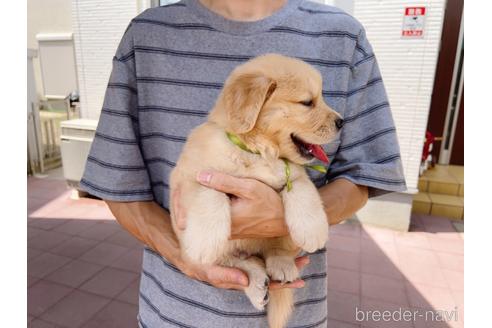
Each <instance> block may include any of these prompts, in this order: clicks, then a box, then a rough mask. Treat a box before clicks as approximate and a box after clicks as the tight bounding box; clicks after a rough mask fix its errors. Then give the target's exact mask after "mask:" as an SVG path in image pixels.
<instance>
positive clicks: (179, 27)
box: [132, 18, 219, 32]
mask: <svg viewBox="0 0 492 328" xmlns="http://www.w3.org/2000/svg"><path fill="white" fill-rule="evenodd" d="M132 23H137V24H150V25H156V26H164V27H169V28H173V29H176V30H204V31H215V32H219V31H218V30H216V29H214V28H213V27H212V26H209V25H205V24H194V23H168V22H163V21H157V20H154V19H147V18H134V19H133V20H132Z"/></svg>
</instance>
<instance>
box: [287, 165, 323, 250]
mask: <svg viewBox="0 0 492 328" xmlns="http://www.w3.org/2000/svg"><path fill="white" fill-rule="evenodd" d="M281 194H282V200H283V203H284V210H285V221H286V223H287V226H288V227H289V232H290V236H291V238H292V240H293V241H294V243H295V244H296V245H297V246H299V247H301V248H302V249H303V250H305V251H307V252H314V251H316V250H318V249H320V248H323V247H324V246H325V244H326V241H327V240H328V220H327V218H326V213H325V211H324V208H323V202H322V200H321V197H320V195H319V193H318V190H317V189H316V187H315V186H314V184H313V183H312V182H311V181H310V180H309V178H308V177H307V175H305V176H301V177H299V178H298V179H296V180H294V181H293V182H292V189H291V190H290V191H287V188H284V190H282V193H281Z"/></svg>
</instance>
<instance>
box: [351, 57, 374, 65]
mask: <svg viewBox="0 0 492 328" xmlns="http://www.w3.org/2000/svg"><path fill="white" fill-rule="evenodd" d="M373 58H375V55H374V54H371V55H368V56H367V57H365V58H362V59H361V60H359V61H358V62H356V63H355V64H354V67H357V66H359V65H361V64H363V63H365V62H366V61H369V60H371V59H373Z"/></svg>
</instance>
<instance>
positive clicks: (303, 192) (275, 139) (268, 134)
mask: <svg viewBox="0 0 492 328" xmlns="http://www.w3.org/2000/svg"><path fill="white" fill-rule="evenodd" d="M321 82H322V79H321V75H320V74H319V72H318V71H317V70H315V69H314V68H313V67H311V66H310V65H308V64H307V63H305V62H303V61H301V60H297V59H293V58H289V57H284V56H281V55H276V54H268V55H263V56H260V57H256V58H254V59H252V60H250V61H248V62H246V63H244V64H242V65H240V66H238V67H237V68H236V69H235V70H234V71H233V72H232V73H231V75H230V76H229V77H228V79H227V80H226V82H225V85H224V87H223V89H222V92H221V94H220V96H219V98H218V100H217V102H216V104H215V107H214V108H213V110H212V111H211V112H210V114H209V116H208V120H207V122H206V123H204V124H202V125H200V126H198V127H197V128H195V129H194V130H193V131H192V132H191V133H190V135H189V136H188V139H187V143H186V144H185V146H184V149H183V152H182V154H181V156H180V158H179V160H178V162H177V165H176V167H175V168H174V170H173V171H172V173H171V190H174V188H176V187H177V186H178V185H179V187H180V189H181V192H180V194H181V199H180V203H181V204H182V206H183V208H184V211H185V213H186V220H187V221H186V222H187V224H186V229H185V230H184V231H180V230H179V229H176V222H175V217H174V212H173V209H172V208H171V217H172V220H173V225H174V228H175V231H176V234H177V236H178V238H179V240H180V245H181V248H182V252H183V256H184V257H185V258H187V259H188V260H190V261H192V262H195V263H204V264H208V263H216V264H221V265H225V266H231V267H236V268H239V269H241V270H243V271H245V272H246V273H247V274H248V277H249V286H248V287H247V288H246V289H245V292H246V295H247V296H248V298H249V299H250V301H251V303H252V304H253V305H254V306H255V307H256V308H257V309H260V310H261V309H263V308H264V306H265V305H266V304H268V307H267V312H268V321H269V325H270V327H271V328H281V327H284V326H285V324H286V322H287V320H288V318H289V315H290V313H291V312H292V305H293V295H292V290H291V289H281V290H275V291H271V292H270V293H269V292H268V283H269V279H270V278H271V279H273V280H279V281H281V282H288V281H294V280H295V279H297V278H298V276H299V272H298V270H297V267H296V266H295V263H294V259H295V257H296V255H297V254H298V252H299V248H301V249H303V250H305V251H307V252H314V251H316V250H317V249H320V248H322V247H324V246H325V243H326V241H327V238H328V221H327V218H326V214H325V212H324V209H323V204H322V201H321V198H320V196H319V194H318V191H317V189H316V187H315V186H314V185H313V183H312V182H311V181H310V180H309V177H308V175H307V173H306V171H305V168H304V167H303V165H305V164H307V163H309V162H311V161H312V160H313V159H314V158H315V157H316V158H318V159H320V160H322V161H325V162H327V161H328V158H327V157H326V155H325V153H324V152H323V150H322V148H321V146H320V145H321V144H325V143H328V142H330V141H331V140H332V139H333V138H334V137H335V135H336V134H337V132H338V130H339V127H340V126H341V123H342V122H343V121H342V120H341V119H340V116H339V115H338V114H337V113H336V112H335V111H333V110H332V109H330V107H328V105H327V104H326V103H325V102H324V101H323V97H322V94H321V91H322V83H321ZM202 170H216V171H221V172H224V173H228V174H231V175H234V176H236V177H244V178H253V179H257V180H259V181H262V182H264V183H265V184H267V185H269V186H271V187H272V188H274V189H276V190H278V191H279V192H280V195H281V197H282V201H283V204H284V211H285V221H286V223H287V226H288V228H289V232H290V236H289V237H285V238H270V239H242V240H229V236H230V229H231V214H230V199H229V197H228V196H227V195H226V194H224V193H221V192H219V191H216V190H213V189H210V188H206V187H204V186H202V185H200V184H199V183H197V182H196V175H197V173H198V172H200V171H202ZM171 194H172V192H171ZM172 203H173V201H171V204H172ZM244 254H247V256H244Z"/></svg>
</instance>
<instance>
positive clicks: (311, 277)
mask: <svg viewBox="0 0 492 328" xmlns="http://www.w3.org/2000/svg"><path fill="white" fill-rule="evenodd" d="M322 278H326V272H320V273H312V274H308V275H305V276H301V277H300V278H299V279H302V280H315V279H322Z"/></svg>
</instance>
